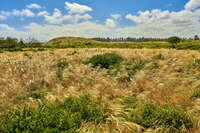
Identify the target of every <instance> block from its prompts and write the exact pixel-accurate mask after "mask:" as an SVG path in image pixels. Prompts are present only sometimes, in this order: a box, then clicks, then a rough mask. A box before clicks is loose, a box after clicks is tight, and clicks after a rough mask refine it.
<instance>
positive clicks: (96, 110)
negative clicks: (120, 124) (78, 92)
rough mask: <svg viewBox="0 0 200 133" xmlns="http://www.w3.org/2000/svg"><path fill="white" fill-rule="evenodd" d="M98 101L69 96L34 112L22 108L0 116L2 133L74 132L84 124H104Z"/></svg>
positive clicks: (28, 108)
mask: <svg viewBox="0 0 200 133" xmlns="http://www.w3.org/2000/svg"><path fill="white" fill-rule="evenodd" d="M103 114H104V110H103V107H102V105H101V103H100V102H99V101H96V100H94V101H93V100H92V99H91V98H90V97H88V96H81V97H80V98H75V97H69V98H67V99H66V100H65V101H64V102H63V103H61V102H60V103H57V104H56V105H45V104H41V105H40V106H39V107H38V108H37V109H34V108H31V107H25V108H24V109H23V110H21V109H15V110H12V111H9V112H8V113H7V114H6V115H1V116H0V132H2V133H21V132H23V133H44V132H48V133H49V132H51V133H58V132H59V133H60V132H61V133H66V132H67V133H76V132H77V130H78V129H79V128H80V125H81V123H82V122H83V121H86V122H88V121H90V122H95V123H99V122H101V121H103V118H104V115H103Z"/></svg>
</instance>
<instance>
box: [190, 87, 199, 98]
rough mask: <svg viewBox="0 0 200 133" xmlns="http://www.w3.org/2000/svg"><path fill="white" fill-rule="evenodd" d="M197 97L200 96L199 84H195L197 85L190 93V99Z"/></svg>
mask: <svg viewBox="0 0 200 133" xmlns="http://www.w3.org/2000/svg"><path fill="white" fill-rule="evenodd" d="M197 98H200V85H199V86H197V87H196V88H195V89H194V91H193V93H192V95H191V96H190V99H192V100H195V99H197Z"/></svg>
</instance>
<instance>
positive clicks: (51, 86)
mask: <svg viewBox="0 0 200 133" xmlns="http://www.w3.org/2000/svg"><path fill="white" fill-rule="evenodd" d="M108 53H109V54H108ZM97 55H98V56H97ZM94 57H95V58H94ZM99 57H100V59H99ZM102 58H103V59H102ZM113 58H115V59H116V60H115V61H114V62H111V63H110V60H112V59H113ZM90 59H91V60H90ZM104 59H106V60H107V61H108V62H109V63H108V62H107V61H106V60H104ZM199 59H200V54H199V52H197V51H181V50H180V51H177V50H167V49H160V50H150V49H135V50H133V49H132V50H131V49H98V48H95V49H62V50H61V49H60V50H59V49H58V50H47V51H41V52H37V53H35V52H31V51H29V52H28V51H27V52H12V53H10V52H5V53H1V54H0V113H1V116H2V117H1V118H2V119H1V123H3V124H1V127H0V132H4V131H6V130H7V129H11V130H12V129H14V128H8V125H10V124H8V123H11V127H20V128H19V129H18V130H19V131H22V130H25V129H26V128H27V127H29V126H26V127H24V124H21V125H20V121H22V123H27V124H28V123H29V122H30V121H29V120H27V121H26V120H25V119H23V118H31V120H35V121H38V120H39V119H40V118H39V116H41V114H40V113H41V112H39V110H43V109H44V113H45V112H46V113H45V114H46V115H44V117H41V119H42V120H46V119H47V121H48V122H49V123H46V125H43V127H44V128H43V129H44V130H46V131H48V130H49V129H52V127H53V128H56V130H55V131H61V128H62V127H63V128H65V126H64V125H67V124H66V123H67V121H68V120H69V121H71V125H72V126H71V125H70V123H68V125H69V126H68V128H65V129H63V130H62V131H71V132H84V133H85V132H113V133H117V132H125V133H126V132H127V133H129V132H146V131H151V132H162V131H163V132H198V131H199V130H200V125H199V123H200V122H199V120H200V118H199V116H200V107H199V105H200V103H199V91H198V90H199V85H200V79H199V77H200V71H199V69H200V66H199V65H200V63H199ZM85 62H87V63H85ZM93 63H94V64H95V66H94V65H93ZM102 64H103V65H102ZM104 66H105V67H104ZM85 94H87V95H89V96H90V98H89V99H92V100H89V99H88V101H87V100H86V101H84V102H81V100H80V99H81V98H80V99H79V98H78V97H82V95H85ZM68 97H71V99H72V100H71V101H73V98H75V101H78V102H75V103H77V104H72V103H73V102H70V103H67V104H68V105H69V106H68V105H67V106H64V107H63V106H60V105H64V104H66V101H70V98H68ZM72 97H73V98H72ZM66 98H67V100H66ZM86 99H87V98H86ZM94 99H95V100H94ZM93 100H94V101H93ZM57 101H60V102H57ZM38 103H39V105H41V104H42V103H46V105H45V106H41V107H40V106H38ZM87 103H90V104H87ZM71 105H75V106H74V108H76V107H77V108H76V109H75V110H76V111H72V109H71V107H72V106H71ZM88 105H94V106H95V107H94V106H90V107H91V108H90V107H88ZM97 105H98V106H97ZM24 106H28V108H25V109H24ZM96 107H97V109H100V111H92V112H100V113H97V115H94V114H93V113H92V115H89V114H90V111H91V110H96ZM85 108H86V110H84V109H85ZM87 109H88V110H87ZM11 110H14V111H11ZM77 110H79V111H77ZM81 110H83V111H81ZM23 112H31V113H23ZM51 112H54V113H51ZM56 112H57V113H56ZM32 114H33V117H32V116H31V115H32ZM34 114H36V115H34ZM55 114H63V115H62V117H60V115H58V116H57V115H55ZM85 114H87V115H86V116H85ZM54 115H55V116H54ZM18 116H20V117H18ZM22 116H23V117H22ZM29 116H31V117H29ZM48 116H49V117H48ZM83 116H84V117H83ZM90 116H91V117H90ZM92 116H95V118H94V117H92ZM96 116H97V117H96ZM6 118H7V119H6ZM53 118H56V120H57V121H55V122H56V123H54V124H53V125H52V124H50V123H51V122H54V121H53V120H54V119H53ZM57 118H58V119H57ZM63 119H65V120H66V121H63ZM77 120H79V121H77ZM16 121H18V122H16ZM28 121H29V122H28ZM61 121H62V122H64V123H63V124H64V125H62V124H61V125H59V123H62V122H61ZM153 121H154V122H155V123H152V122H153ZM31 122H32V121H31ZM31 122H30V124H31V125H34V123H31ZM65 122H66V123H65ZM42 123H43V122H42ZM15 124H17V125H15ZM38 124H39V122H38ZM43 124H45V123H43ZM36 125H37V124H36ZM39 125H42V124H39ZM33 127H34V126H33ZM47 127H48V128H49V129H45V128H47ZM69 127H70V128H69ZM27 129H28V128H27ZM57 129H58V130H57ZM11 130H10V131H9V130H8V132H14V131H13V130H12V131H11ZM15 130H16V131H15V132H17V131H18V130H17V129H16V128H15ZM44 130H41V131H44ZM51 131H53V130H51Z"/></svg>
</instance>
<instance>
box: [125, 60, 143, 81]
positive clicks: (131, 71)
mask: <svg viewBox="0 0 200 133" xmlns="http://www.w3.org/2000/svg"><path fill="white" fill-rule="evenodd" d="M146 64H147V61H143V60H141V59H133V60H132V62H130V63H129V65H127V66H126V70H127V71H128V75H129V76H130V77H131V76H133V75H135V74H136V73H137V72H138V71H140V70H142V69H143V68H144V67H145V65H146Z"/></svg>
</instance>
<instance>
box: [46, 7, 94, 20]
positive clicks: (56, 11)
mask: <svg viewBox="0 0 200 133" xmlns="http://www.w3.org/2000/svg"><path fill="white" fill-rule="evenodd" d="M44 17H45V20H46V21H47V22H49V23H50V24H62V23H63V22H65V21H68V22H71V23H77V22H79V21H81V20H83V21H86V20H88V19H91V18H92V16H90V15H89V14H66V15H63V14H62V13H61V11H60V10H59V9H57V8H55V9H54V13H53V15H44Z"/></svg>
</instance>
